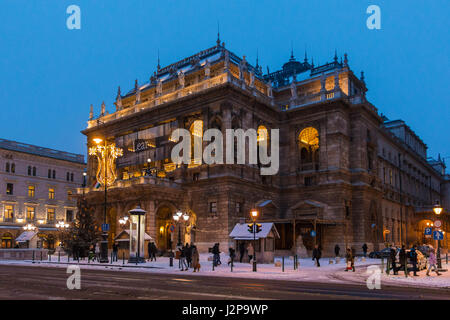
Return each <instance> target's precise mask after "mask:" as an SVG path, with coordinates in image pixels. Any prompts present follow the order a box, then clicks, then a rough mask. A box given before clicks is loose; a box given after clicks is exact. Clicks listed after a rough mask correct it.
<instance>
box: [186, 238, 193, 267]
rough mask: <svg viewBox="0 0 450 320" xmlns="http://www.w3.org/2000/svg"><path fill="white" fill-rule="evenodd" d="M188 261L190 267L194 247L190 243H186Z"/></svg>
mask: <svg viewBox="0 0 450 320" xmlns="http://www.w3.org/2000/svg"><path fill="white" fill-rule="evenodd" d="M185 248H186V262H187V265H188V268H190V267H191V266H192V247H191V246H189V243H186V246H185Z"/></svg>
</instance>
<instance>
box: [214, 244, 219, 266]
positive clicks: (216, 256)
mask: <svg viewBox="0 0 450 320" xmlns="http://www.w3.org/2000/svg"><path fill="white" fill-rule="evenodd" d="M212 254H213V265H214V267H217V266H218V265H219V264H221V262H220V250H219V244H218V243H215V244H214V246H213V248H212Z"/></svg>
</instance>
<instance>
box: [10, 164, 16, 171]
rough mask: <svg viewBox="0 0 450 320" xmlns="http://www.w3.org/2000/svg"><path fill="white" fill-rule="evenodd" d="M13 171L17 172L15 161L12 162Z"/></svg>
mask: <svg viewBox="0 0 450 320" xmlns="http://www.w3.org/2000/svg"><path fill="white" fill-rule="evenodd" d="M11 172H12V173H15V172H16V164H15V163H12V164H11Z"/></svg>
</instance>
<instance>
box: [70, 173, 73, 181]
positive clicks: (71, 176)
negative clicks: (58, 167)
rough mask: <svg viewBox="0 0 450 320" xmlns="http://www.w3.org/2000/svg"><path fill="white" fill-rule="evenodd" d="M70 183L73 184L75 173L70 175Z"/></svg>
mask: <svg viewBox="0 0 450 320" xmlns="http://www.w3.org/2000/svg"><path fill="white" fill-rule="evenodd" d="M70 181H72V182H73V173H71V174H70Z"/></svg>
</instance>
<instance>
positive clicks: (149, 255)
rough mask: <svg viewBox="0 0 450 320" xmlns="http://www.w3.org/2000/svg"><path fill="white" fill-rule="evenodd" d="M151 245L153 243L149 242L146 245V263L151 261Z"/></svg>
mask: <svg viewBox="0 0 450 320" xmlns="http://www.w3.org/2000/svg"><path fill="white" fill-rule="evenodd" d="M152 243H153V242H149V243H148V246H147V252H148V261H152V255H153V247H152Z"/></svg>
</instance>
